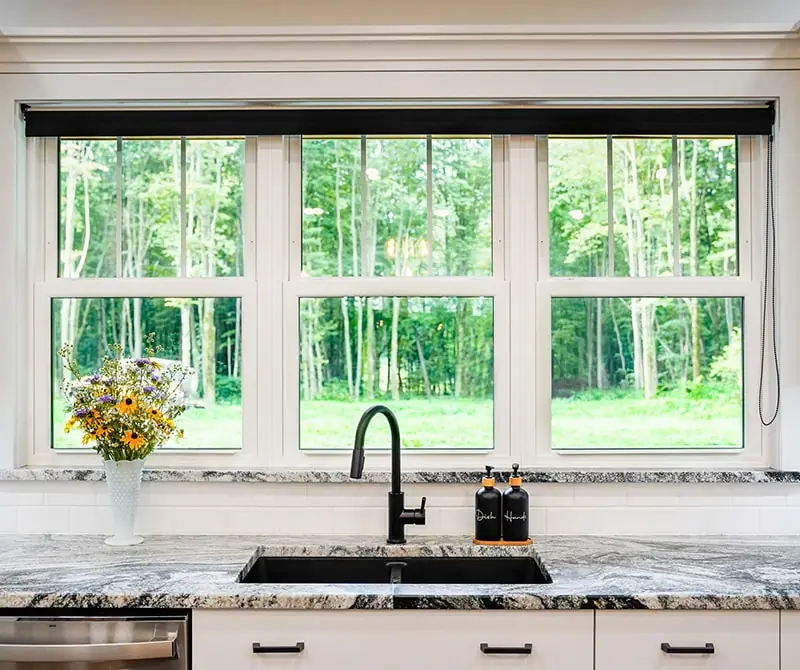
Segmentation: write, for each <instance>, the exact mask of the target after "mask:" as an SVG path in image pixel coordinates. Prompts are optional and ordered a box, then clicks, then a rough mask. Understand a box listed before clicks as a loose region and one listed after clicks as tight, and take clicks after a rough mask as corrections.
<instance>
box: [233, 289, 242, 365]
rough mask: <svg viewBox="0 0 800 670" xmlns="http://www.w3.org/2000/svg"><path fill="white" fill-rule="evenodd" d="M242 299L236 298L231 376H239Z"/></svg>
mask: <svg viewBox="0 0 800 670" xmlns="http://www.w3.org/2000/svg"><path fill="white" fill-rule="evenodd" d="M241 351H242V299H241V298H236V323H235V325H234V335H233V376H234V377H238V376H239V359H240V358H241V356H242V354H241Z"/></svg>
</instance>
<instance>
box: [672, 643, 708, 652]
mask: <svg viewBox="0 0 800 670" xmlns="http://www.w3.org/2000/svg"><path fill="white" fill-rule="evenodd" d="M661 651H663V652H664V653H665V654H713V653H714V645H713V643H711V642H706V643H705V645H704V646H702V647H673V646H672V645H671V644H670V643H669V642H662V643H661Z"/></svg>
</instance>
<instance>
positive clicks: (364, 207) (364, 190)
mask: <svg viewBox="0 0 800 670" xmlns="http://www.w3.org/2000/svg"><path fill="white" fill-rule="evenodd" d="M368 204H369V184H368V182H367V136H366V135H362V136H361V272H360V273H359V272H356V268H353V274H354V275H357V276H361V277H369V276H371V275H372V268H371V267H369V263H367V262H366V261H367V216H368V214H369V212H368Z"/></svg>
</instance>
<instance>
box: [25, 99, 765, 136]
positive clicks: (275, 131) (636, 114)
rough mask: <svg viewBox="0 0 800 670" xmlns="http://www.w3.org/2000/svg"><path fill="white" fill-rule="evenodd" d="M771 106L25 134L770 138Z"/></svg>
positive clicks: (425, 113) (79, 117)
mask: <svg viewBox="0 0 800 670" xmlns="http://www.w3.org/2000/svg"><path fill="white" fill-rule="evenodd" d="M773 121H774V109H773V106H772V105H771V104H764V105H762V106H752V107H718V108H715V107H707V106H704V107H694V108H688V107H666V108H652V107H646V108H608V107H602V108H586V107H582V108H567V109H564V108H561V109H558V108H531V109H522V108H477V109H475V108H472V109H465V108H453V109H442V108H437V109H433V108H414V109H403V108H387V109H374V108H373V109H341V108H339V109H306V108H304V109H285V108H283V109H211V110H201V109H187V108H184V109H153V110H147V109H118V110H58V109H46V110H45V109H38V110H37V109H27V110H26V112H25V134H26V135H27V136H28V137H136V136H139V137H179V136H182V135H186V136H192V135H201V136H202V135H205V136H229V135H233V136H242V135H595V136H597V135H769V134H770V133H771V132H772V125H773Z"/></svg>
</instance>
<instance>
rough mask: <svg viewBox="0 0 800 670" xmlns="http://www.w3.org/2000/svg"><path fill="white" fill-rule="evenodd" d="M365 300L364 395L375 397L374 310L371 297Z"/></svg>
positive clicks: (368, 397)
mask: <svg viewBox="0 0 800 670" xmlns="http://www.w3.org/2000/svg"><path fill="white" fill-rule="evenodd" d="M366 300H367V361H366V368H365V370H364V395H365V397H366V398H367V399H369V400H373V399H374V398H375V362H376V361H375V311H374V309H373V307H372V298H366Z"/></svg>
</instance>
